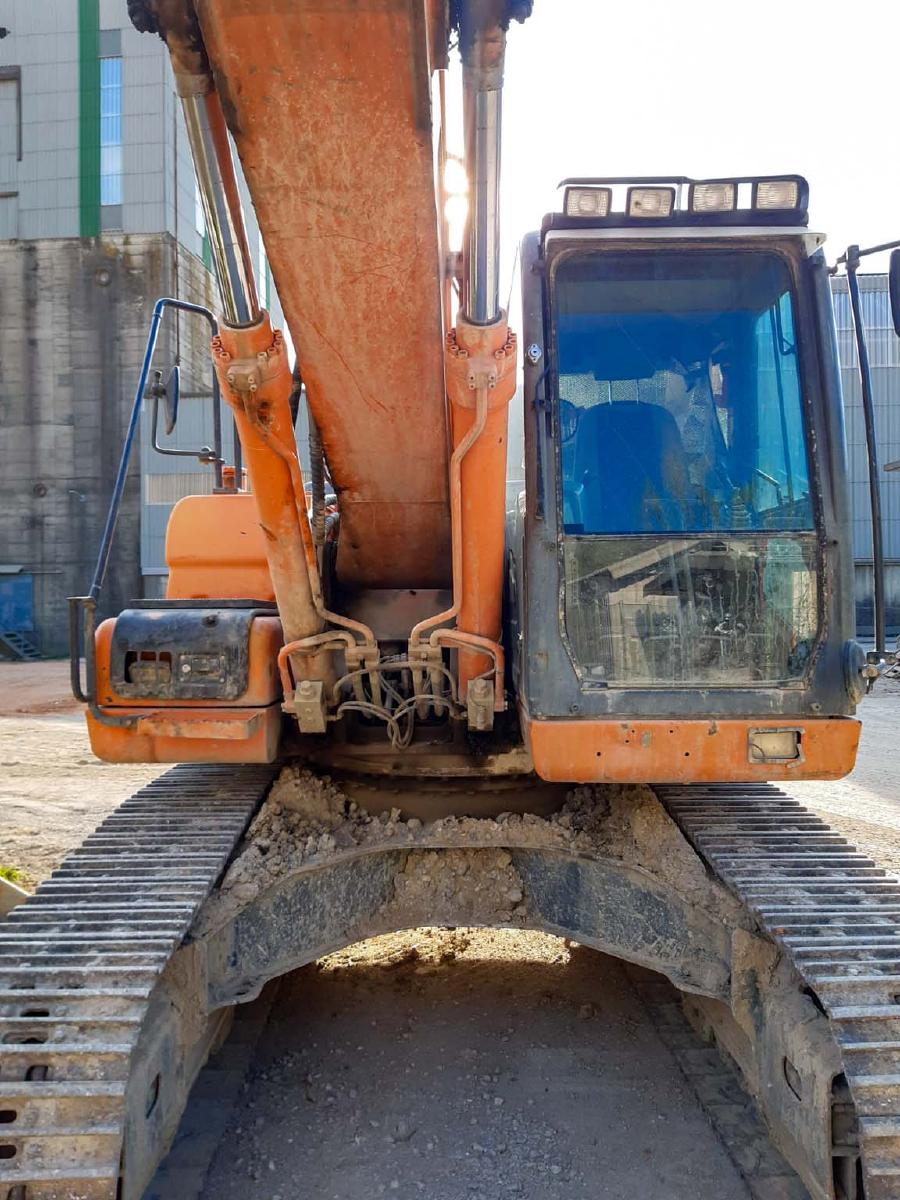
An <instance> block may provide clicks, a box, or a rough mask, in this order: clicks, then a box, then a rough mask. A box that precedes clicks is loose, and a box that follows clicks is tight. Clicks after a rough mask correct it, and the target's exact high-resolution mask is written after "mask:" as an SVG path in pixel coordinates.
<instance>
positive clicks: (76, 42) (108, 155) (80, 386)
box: [0, 0, 282, 656]
mask: <svg viewBox="0 0 900 1200" xmlns="http://www.w3.org/2000/svg"><path fill="white" fill-rule="evenodd" d="M0 27H2V30H3V34H4V36H3V37H2V40H0V632H7V633H10V634H12V635H18V637H15V636H14V638H13V640H17V641H19V642H20V643H22V644H23V645H24V646H26V647H27V645H28V644H29V643H30V644H32V645H33V646H34V647H35V648H36V650H37V651H39V652H40V653H42V654H43V655H45V656H53V655H60V654H63V653H65V651H66V647H67V615H66V598H67V597H68V596H70V595H73V594H81V593H84V592H85V591H86V590H87V587H88V585H89V583H90V579H91V574H92V571H93V565H94V560H95V557H96V553H97V547H98V545H99V542H100V537H101V532H102V529H103V523H104V519H105V516H106V509H107V505H108V503H109V497H110V494H111V492H112V487H113V480H114V478H115V473H116V468H117V465H118V460H119V455H120V452H121V449H122V442H123V438H124V435H125V430H126V427H127V423H128V417H129V413H130V410H131V405H132V401H133V398H134V389H135V386H136V384H137V378H138V372H139V369H140V364H141V359H142V356H143V350H144V344H145V340H146V336H147V330H148V327H149V323H150V317H151V313H152V309H153V305H154V303H155V301H156V299H157V298H158V297H159V296H163V295H168V296H176V297H180V298H181V299H184V300H190V301H193V302H196V303H200V304H206V305H211V304H212V303H213V300H214V295H215V283H214V279H213V275H212V271H211V258H210V253H209V244H208V240H207V238H206V236H205V232H204V223H203V215H202V210H201V208H200V205H199V203H198V198H197V192H196V182H195V178H194V170H193V165H192V162H191V157H190V153H189V150H188V144H187V136H186V132H185V129H184V125H183V121H182V117H181V109H180V105H179V102H178V100H177V98H176V96H175V93H174V86H173V80H172V75H171V68H170V65H169V56H168V54H167V52H166V49H165V46H164V45H163V43H162V42H161V41H159V40H158V39H155V38H152V37H147V36H142V35H141V34H139V33H138V32H137V31H136V30H135V29H134V28H133V27H132V26H131V24H130V22H129V20H128V16H127V11H126V5H125V4H124V3H123V2H122V0H54V2H53V3H37V4H31V5H28V4H23V3H13V0H0ZM244 201H245V203H244V208H245V213H246V216H247V222H248V227H249V236H250V239H251V246H253V247H258V249H259V262H258V279H259V284H260V289H261V291H262V294H263V298H264V301H265V302H267V303H268V305H269V307H270V308H271V309H272V310H273V319H274V320H275V321H276V323H277V324H280V323H281V321H282V318H281V313H280V310H279V306H278V303H277V297H275V295H274V292H273V290H272V285H271V277H270V273H269V269H268V264H267V262H266V259H265V254H264V251H263V247H262V242H261V239H260V237H259V231H258V228H257V226H256V223H255V221H254V217H253V209H252V205H251V203H250V199H249V195H246V194H245V197H244ZM207 343H208V334H207V332H206V329H205V326H204V324H203V322H202V321H200V320H199V319H198V318H196V317H190V316H187V317H185V316H181V317H180V318H179V319H178V320H177V321H176V320H175V319H174V318H172V317H170V318H167V324H166V325H165V326H164V328H163V331H162V335H161V337H160V342H159V349H158V354H157V360H156V362H157V365H158V366H159V367H160V369H162V370H163V371H164V373H167V372H168V370H169V367H170V366H171V365H172V364H174V363H175V361H176V358H178V359H179V360H180V362H181V366H182V371H183V375H182V389H183V401H182V404H181V410H180V413H179V421H178V427H177V430H176V436H175V438H174V439H168V440H167V439H165V438H163V441H164V442H166V444H169V445H179V446H182V447H188V448H192V447H196V448H198V449H199V448H200V447H202V446H203V445H205V444H208V443H209V442H210V439H211V435H212V402H211V399H210V398H209V392H210V383H211V373H210V365H209V356H208V352H207ZM147 407H148V412H145V414H144V419H143V426H142V430H141V445H140V449H139V453H138V452H136V453H135V458H134V462H133V464H132V469H131V472H130V475H129V479H128V485H127V488H126V493H125V498H124V502H123V505H122V510H121V515H120V518H119V527H118V532H117V537H116V542H115V547H114V551H113V557H112V560H111V563H110V568H109V572H108V577H107V586H106V589H105V592H104V597H103V603H102V611H104V612H114V611H117V610H119V609H121V608H122V606H123V605H125V604H127V602H128V601H129V600H130V599H132V598H133V597H136V596H142V595H149V596H153V595H158V594H159V592H160V589H161V587H162V586H163V585H164V559H163V534H164V530H165V525H166V520H167V518H168V514H169V511H170V510H171V507H172V504H173V503H174V501H175V500H177V499H178V498H179V497H180V496H182V495H185V494H187V493H188V492H191V491H198V490H205V489H208V488H209V487H211V485H212V473H211V470H210V468H209V467H207V466H204V465H202V464H201V463H199V462H197V461H196V460H194V459H190V458H171V457H170V458H164V457H160V456H159V455H157V454H154V453H153V452H152V450H151V449H150V445H151V431H150V429H149V406H147ZM225 428H226V432H227V431H229V430H230V422H226V423H225ZM226 452H227V451H226Z"/></svg>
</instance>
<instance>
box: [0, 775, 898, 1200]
mask: <svg viewBox="0 0 900 1200" xmlns="http://www.w3.org/2000/svg"><path fill="white" fill-rule="evenodd" d="M273 776H274V769H273V768H270V767H241V768H234V767H225V766H214V767H210V766H182V767H176V768H175V769H174V770H171V771H169V772H167V773H166V774H165V775H163V776H161V777H160V778H159V779H157V780H156V781H155V782H154V783H152V784H150V785H148V786H147V787H145V788H143V789H141V790H140V791H139V792H137V793H136V794H135V795H134V796H132V797H131V798H130V799H128V800H126V801H125V802H124V803H123V804H122V805H121V806H120V807H119V808H118V809H117V810H116V811H115V812H114V813H113V814H112V815H111V816H109V817H108V818H107V819H106V820H105V821H104V822H103V824H102V825H100V826H99V828H98V829H97V830H96V832H95V833H94V834H92V835H91V836H90V837H89V838H88V839H87V841H86V842H85V843H84V844H83V845H82V846H81V847H79V849H77V850H76V851H75V852H74V853H73V854H71V855H70V856H69V857H68V858H67V859H66V861H65V862H64V863H63V865H62V866H61V867H60V868H59V870H58V871H56V872H55V873H54V875H53V876H51V878H50V879H49V880H47V881H46V882H45V883H43V884H42V885H41V887H40V888H39V889H38V891H37V892H36V893H35V895H34V896H33V897H30V898H29V899H28V900H27V901H26V902H25V903H23V904H22V905H20V906H19V907H18V908H17V909H16V910H14V912H13V913H12V914H11V915H10V916H9V917H8V918H7V919H6V921H5V922H4V923H3V924H2V925H0V1200H117V1196H118V1195H119V1194H120V1191H119V1189H120V1175H121V1157H122V1146H123V1136H124V1132H125V1114H126V1096H127V1088H128V1081H129V1075H130V1073H131V1070H132V1066H133V1059H134V1051H135V1046H136V1045H137V1041H138V1036H139V1033H141V1032H142V1026H144V1027H145V1026H146V1022H147V1018H148V1012H149V1007H150V1001H151V997H152V996H153V994H154V989H155V987H156V985H157V984H158V982H159V980H160V977H161V975H162V973H163V970H164V969H165V967H166V965H167V963H168V962H169V961H170V959H171V956H172V955H173V953H174V952H175V950H176V949H177V948H178V947H179V946H180V945H181V944H182V943H183V941H184V938H185V935H186V934H187V932H188V930H189V928H190V926H191V923H192V921H193V920H194V918H195V916H196V914H197V912H198V910H199V909H200V907H201V905H202V904H203V902H204V901H205V900H206V898H207V897H208V896H209V894H210V892H211V891H212V890H213V888H214V887H215V885H216V882H217V880H218V879H219V877H220V875H221V873H222V871H223V869H224V867H225V866H226V864H227V862H228V860H229V858H230V857H231V855H232V853H233V851H234V848H235V847H236V845H237V843H238V842H239V840H240V838H241V836H242V834H243V832H244V830H245V829H246V827H247V825H248V823H249V821H250V819H251V817H252V816H253V814H254V812H255V810H256V808H257V806H258V805H259V803H260V801H261V800H262V798H263V797H264V795H265V793H266V791H267V789H268V787H269V785H270V783H271V781H272V778H273ZM656 792H657V795H658V796H659V798H660V800H661V802H662V803H663V804H664V806H665V807H666V809H667V811H668V812H669V814H670V816H671V817H672V819H673V820H674V821H675V822H676V823H677V824H678V826H679V827H680V829H681V830H682V832H683V833H684V834H685V836H686V837H687V838H688V840H689V841H690V843H691V844H692V845H693V847H694V848H695V850H696V851H697V852H698V854H699V855H700V856H701V858H702V859H703V860H704V861H705V863H706V864H707V866H708V867H709V869H710V870H711V872H712V873H713V874H714V875H716V876H717V877H718V878H719V879H720V880H721V881H722V883H723V884H724V885H725V886H726V887H728V888H729V889H730V890H731V891H732V892H733V893H734V894H735V895H736V896H737V898H738V899H739V900H740V901H741V903H742V904H743V905H745V906H746V907H747V909H748V910H749V911H750V912H752V913H753V914H754V916H755V918H756V921H757V922H758V923H759V925H760V927H761V928H762V929H763V930H764V931H765V932H766V933H767V935H768V936H769V937H770V938H771V939H772V941H773V942H775V943H777V944H778V945H779V946H780V947H782V948H783V949H784V951H785V952H786V954H787V955H788V956H789V957H790V959H791V961H792V963H793V965H794V967H795V969H796V970H797V972H798V973H799V974H800V976H801V978H802V979H803V980H804V981H805V983H806V985H807V987H808V988H809V991H810V993H812V994H813V995H814V996H815V997H816V998H817V1000H818V1002H819V1004H820V1006H821V1008H822V1009H823V1010H824V1012H825V1013H826V1014H827V1016H828V1018H829V1020H830V1022H831V1027H832V1030H833V1032H834V1036H835V1041H836V1043H837V1045H838V1047H839V1049H840V1051H841V1054H842V1056H843V1062H844V1071H845V1075H846V1080H847V1084H848V1087H849V1096H848V1099H847V1104H846V1108H847V1114H846V1126H847V1129H848V1130H849V1131H850V1136H849V1137H848V1139H847V1145H846V1154H847V1159H848V1162H850V1163H852V1162H853V1161H854V1159H855V1158H856V1155H857V1153H858V1154H859V1156H860V1161H861V1164H862V1166H861V1172H862V1178H860V1179H859V1181H858V1182H859V1185H860V1186H859V1188H858V1189H855V1188H854V1180H853V1179H852V1178H848V1180H847V1182H846V1186H844V1196H845V1197H846V1198H847V1200H858V1198H860V1197H862V1196H863V1195H865V1197H866V1200H896V1197H898V1196H900V883H898V882H897V881H895V880H894V879H892V878H891V877H889V876H888V875H887V873H886V872H884V871H883V870H881V869H880V868H879V867H877V865H876V864H875V863H874V862H873V861H872V860H871V859H869V858H867V857H866V856H865V855H863V854H860V853H859V852H857V851H856V850H855V849H854V847H852V846H851V845H850V844H849V843H848V842H847V841H846V840H845V839H844V838H843V837H841V836H840V835H839V834H838V833H836V832H835V831H834V830H833V829H831V828H830V827H829V826H828V825H827V824H826V822H824V821H822V820H821V819H820V818H818V817H817V816H815V815H814V814H813V813H811V812H810V811H809V810H808V809H806V808H805V807H804V806H803V805H802V804H801V803H800V802H799V801H798V800H796V799H794V798H792V797H790V796H788V795H785V793H784V792H782V791H780V790H778V789H777V788H774V787H771V786H769V785H744V786H736V785H735V786H726V785H718V786H689V787H660V788H657V789H656ZM854 1110H855V1112H854ZM854 1129H855V1134H854ZM851 1169H854V1168H851ZM863 1185H864V1189H865V1190H864V1192H863V1190H862V1187H863Z"/></svg>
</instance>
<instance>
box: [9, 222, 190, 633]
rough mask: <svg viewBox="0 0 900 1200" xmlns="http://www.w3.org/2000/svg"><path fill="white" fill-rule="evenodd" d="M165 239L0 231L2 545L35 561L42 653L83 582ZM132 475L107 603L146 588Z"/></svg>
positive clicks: (22, 559) (22, 561)
mask: <svg viewBox="0 0 900 1200" xmlns="http://www.w3.org/2000/svg"><path fill="white" fill-rule="evenodd" d="M173 262H174V253H173V245H172V242H171V239H160V238H158V237H149V238H148V237H144V238H142V237H124V236H119V237H117V238H113V237H107V238H104V239H102V240H98V241H96V242H86V241H82V240H80V239H74V238H73V239H58V240H48V241H39V242H18V243H5V244H0V330H2V335H0V421H2V426H3V437H2V438H0V557H2V559H3V561H4V562H7V563H15V564H18V565H21V566H23V567H24V568H25V570H26V571H28V572H31V573H33V575H34V581H35V595H34V606H35V616H36V628H37V632H38V635H39V639H40V646H41V649H42V650H43V652H44V653H45V654H48V655H54V654H62V653H64V652H65V650H66V621H67V618H66V597H67V596H70V595H73V594H81V593H83V592H85V591H86V590H87V587H88V585H89V583H90V579H91V575H92V572H93V565H94V561H95V558H96V554H97V549H98V546H99V542H100V536H101V532H102V528H103V522H104V519H105V516H106V510H107V506H108V503H109V497H110V495H111V493H112V488H113V481H114V479H115V474H116V469H117V466H118V461H119V455H120V452H121V448H122V443H123V440H124V437H125V430H126V427H127V422H128V414H129V410H130V396H131V395H133V391H134V385H135V381H136V367H135V364H136V363H140V359H141V356H142V351H143V344H144V338H145V336H146V328H147V324H148V322H149V314H150V310H151V309H152V305H153V302H154V300H155V298H156V296H157V294H159V293H162V292H165V291H167V290H168V289H169V287H170V286H171V282H172V275H173ZM139 527H140V480H139V476H138V472H137V471H133V472H132V474H131V475H130V477H129V480H128V483H127V486H126V490H125V498H124V502H123V505H122V510H121V515H120V519H119V526H118V529H117V533H116V543H115V546H114V550H113V557H112V560H111V563H110V569H109V574H108V579H107V589H106V592H105V597H104V604H103V608H104V610H106V611H107V612H112V611H115V610H116V609H117V608H120V607H121V606H122V605H123V604H124V603H125V602H126V601H127V600H130V599H132V598H133V597H135V596H138V595H140V593H141V575H140V561H139V554H138V545H139Z"/></svg>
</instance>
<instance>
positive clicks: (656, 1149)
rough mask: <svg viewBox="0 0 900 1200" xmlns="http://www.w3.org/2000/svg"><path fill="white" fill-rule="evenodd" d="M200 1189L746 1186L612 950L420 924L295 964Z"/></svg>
mask: <svg viewBox="0 0 900 1200" xmlns="http://www.w3.org/2000/svg"><path fill="white" fill-rule="evenodd" d="M256 1062H257V1066H256V1068H255V1071H254V1073H253V1077H252V1079H251V1080H250V1082H249V1086H248V1089H247V1091H246V1092H245V1100H244V1102H243V1104H242V1105H241V1106H240V1107H239V1108H238V1109H237V1111H236V1112H235V1114H234V1117H233V1119H232V1123H231V1128H230V1129H229V1130H228V1132H227V1134H226V1136H225V1137H224V1138H223V1139H222V1142H221V1145H220V1149H219V1153H218V1155H217V1157H216V1159H215V1161H214V1163H213V1166H212V1169H211V1171H210V1174H209V1176H208V1179H207V1184H206V1189H205V1191H204V1192H203V1200H299V1198H300V1197H304V1200H305V1198H309V1200H363V1198H364V1197H365V1198H368V1197H372V1196H376V1197H377V1196H386V1197H394V1196H396V1197H398V1198H401V1200H412V1198H413V1197H423V1198H425V1200H496V1198H498V1197H507V1196H508V1197H519V1198H524V1200H538V1198H539V1197H554V1196H558V1197H567V1198H569V1197H571V1198H574V1200H578V1198H579V1197H583V1198H584V1200H587V1198H588V1197H590V1198H591V1200H596V1198H598V1197H604V1198H605V1200H606V1198H608V1200H634V1197H637V1196H639V1197H648V1198H649V1197H660V1198H662V1197H665V1198H666V1200H696V1197H698V1196H702V1197H704V1200H740V1198H741V1197H749V1195H750V1193H749V1192H748V1191H747V1188H746V1185H745V1184H744V1183H743V1180H742V1179H741V1176H740V1175H739V1173H738V1171H737V1170H736V1168H735V1167H734V1165H733V1164H732V1162H731V1160H730V1158H729V1156H728V1154H727V1153H726V1151H725V1149H724V1148H723V1146H722V1145H721V1143H720V1142H719V1141H718V1139H717V1137H716V1134H715V1133H714V1132H713V1129H712V1128H711V1126H710V1124H709V1122H708V1120H707V1118H706V1116H705V1115H704V1113H703V1111H702V1109H700V1107H699V1105H698V1104H697V1101H696V1099H695V1098H694V1095H693V1093H692V1092H691V1090H690V1088H689V1087H688V1086H687V1084H686V1082H685V1080H684V1078H683V1076H682V1075H681V1072H680V1070H679V1068H678V1065H677V1064H676V1063H675V1061H674V1059H673V1058H672V1056H671V1054H670V1052H669V1051H668V1050H667V1049H666V1047H665V1046H664V1045H663V1043H662V1041H661V1040H660V1039H659V1037H658V1035H657V1033H656V1031H655V1029H654V1027H653V1024H652V1022H651V1021H650V1019H649V1018H648V1014H647V1013H646V1011H645V1010H644V1008H643V1005H642V1002H641V1000H640V998H639V996H638V995H636V993H635V991H634V989H633V988H632V986H631V984H630V982H629V980H628V978H627V977H626V975H625V972H624V970H623V968H622V965H621V964H620V963H618V962H616V961H615V960H613V959H609V958H606V957H604V956H603V955H600V954H597V953H595V952H594V951H591V950H585V949H582V948H578V947H576V948H573V949H569V948H567V946H566V944H565V943H564V942H562V941H561V940H560V939H558V938H553V937H547V936H545V935H542V934H536V933H530V932H523V931H515V932H513V931H489V930H459V931H456V932H453V933H450V932H447V931H442V930H417V931H413V932H412V933H407V934H398V935H393V936H391V937H383V938H378V939H375V940H373V941H370V942H367V943H364V944H362V945H359V946H354V947H351V948H350V949H348V950H346V951H343V952H342V953H340V954H335V955H332V956H331V957H329V958H326V959H323V960H322V961H321V962H320V963H318V964H317V965H316V966H312V967H308V968H305V969H304V970H302V971H298V972H296V973H295V974H294V975H293V976H291V977H289V978H288V979H287V980H286V981H285V983H284V984H283V985H282V991H281V994H280V996H279V1000H278V1003H277V1005H276V1008H275V1010H274V1011H273V1014H272V1017H271V1018H270V1021H269V1024H268V1027H267V1029H266V1031H265V1033H264V1035H263V1038H262V1041H261V1043H260V1045H259V1047H258V1050H257V1058H256Z"/></svg>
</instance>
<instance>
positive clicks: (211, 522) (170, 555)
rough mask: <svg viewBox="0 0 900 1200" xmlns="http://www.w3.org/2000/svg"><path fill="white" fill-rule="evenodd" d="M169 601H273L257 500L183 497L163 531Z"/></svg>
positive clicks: (246, 494)
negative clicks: (214, 599)
mask: <svg viewBox="0 0 900 1200" xmlns="http://www.w3.org/2000/svg"><path fill="white" fill-rule="evenodd" d="M166 563H167V565H168V568H169V584H168V587H167V588H166V597H167V599H169V600H205V599H207V598H209V597H213V598H220V599H222V600H274V599H275V592H274V590H273V588H272V577H271V575H270V574H269V564H268V562H267V561H266V549H265V543H264V541H263V533H262V530H261V529H260V527H259V516H258V514H257V511H256V500H255V499H254V497H253V496H252V495H250V493H249V492H237V493H235V494H234V495H227V494H226V495H221V496H186V497H185V498H184V499H183V500H179V501H178V503H177V504H176V505H175V507H174V508H173V509H172V514H171V516H170V517H169V525H168V528H167V529H166Z"/></svg>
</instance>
